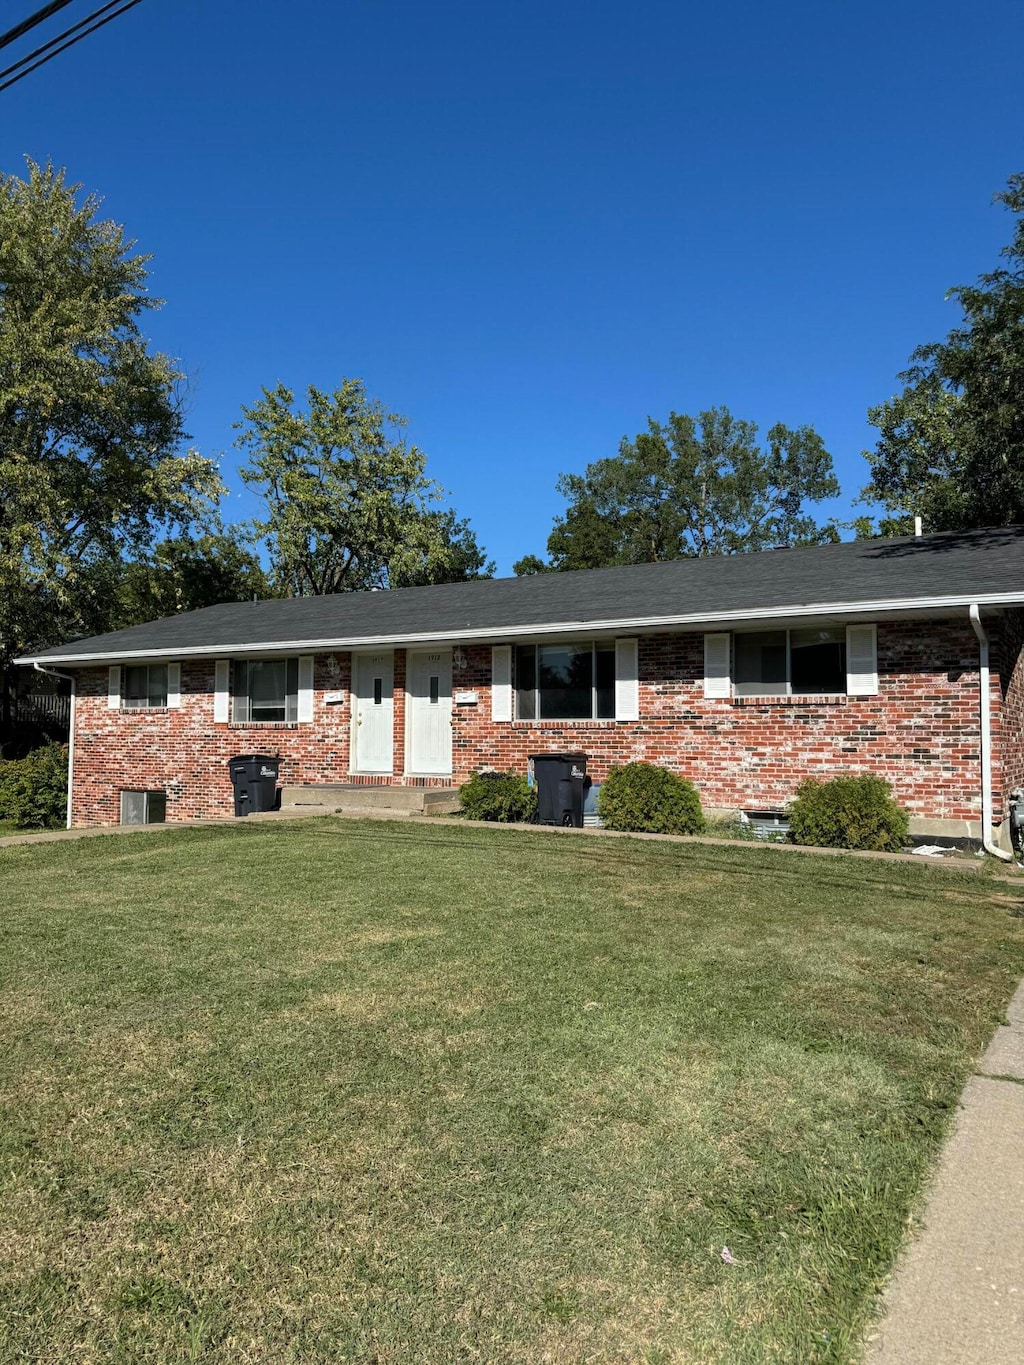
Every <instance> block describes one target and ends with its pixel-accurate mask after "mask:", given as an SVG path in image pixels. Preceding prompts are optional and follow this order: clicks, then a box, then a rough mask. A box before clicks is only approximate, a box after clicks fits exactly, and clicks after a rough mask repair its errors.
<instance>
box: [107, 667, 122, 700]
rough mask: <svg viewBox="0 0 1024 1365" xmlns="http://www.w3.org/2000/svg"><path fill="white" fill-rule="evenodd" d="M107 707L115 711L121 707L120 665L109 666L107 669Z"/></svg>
mask: <svg viewBox="0 0 1024 1365" xmlns="http://www.w3.org/2000/svg"><path fill="white" fill-rule="evenodd" d="M107 705H108V706H109V707H110V709H111V711H117V710H118V709H119V708H120V705H121V665H120V664H111V665H110V667H109V668H108V669H107Z"/></svg>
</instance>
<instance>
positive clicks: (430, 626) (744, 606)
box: [30, 526, 1024, 663]
mask: <svg viewBox="0 0 1024 1365" xmlns="http://www.w3.org/2000/svg"><path fill="white" fill-rule="evenodd" d="M974 601H978V602H981V603H986V602H988V603H989V604H991V605H1015V604H1022V605H1024V526H1011V527H1004V528H1000V529H995V530H984V531H967V532H947V533H943V534H940V535H930V536H924V537H921V538H919V539H914V538H913V537H902V538H896V539H890V540H863V541H849V542H846V543H844V544H840V545H825V546H820V547H815V548H811V549H800V550H770V551H767V552H765V553H761V554H748V555H732V556H728V557H721V558H714V559H682V560H676V561H674V562H673V563H670V564H637V565H631V566H628V567H625V568H618V569H590V570H584V571H581V572H576V573H562V574H538V575H536V576H535V577H531V578H499V579H492V580H484V581H476V582H471V583H452V584H446V585H443V586H440V587H432V588H402V589H398V590H395V591H393V592H359V593H342V594H338V595H336V596H333V597H303V598H289V599H279V600H270V601H264V602H228V603H224V604H222V605H221V606H216V607H206V608H204V609H203V610H202V611H193V612H186V613H184V614H182V615H180V616H172V617H168V618H167V619H165V620H162V621H152V622H150V623H148V624H146V625H142V626H133V627H131V628H129V629H127V630H118V631H114V632H112V633H111V634H109V635H99V636H95V637H94V638H92V639H88V640H76V641H75V642H74V643H72V644H67V645H62V646H60V647H55V648H51V649H47V650H43V651H41V652H40V653H38V654H35V655H32V656H30V661H31V659H38V660H39V661H40V662H46V661H47V660H49V661H51V662H54V663H56V662H67V663H71V662H74V661H76V660H81V661H83V662H84V661H85V660H87V659H95V660H104V659H108V658H117V657H145V656H147V655H153V654H164V655H170V654H175V653H176V654H180V655H183V656H185V655H188V654H212V653H214V652H217V651H220V652H224V653H238V652H240V651H244V650H247V649H248V650H256V649H261V648H262V649H267V650H273V649H274V648H275V647H276V648H283V647H285V646H289V647H295V646H297V645H302V646H304V647H306V648H312V647H315V646H317V645H323V646H325V647H327V646H330V647H342V646H346V645H358V644H363V643H365V644H375V643H395V644H400V643H402V642H403V641H415V640H417V639H424V638H428V639H429V638H434V639H448V640H450V641H458V640H459V639H474V638H475V639H501V638H502V636H503V635H504V634H508V635H515V634H526V633H536V634H541V633H544V632H553V631H561V632H563V633H564V632H565V631H566V630H573V629H575V628H577V627H584V628H585V627H589V628H591V629H595V630H598V629H601V628H605V629H611V628H616V627H618V628H628V627H629V626H630V625H635V626H637V627H642V626H647V627H652V628H657V626H658V625H659V624H660V625H669V624H676V623H678V624H679V625H685V624H687V623H692V624H694V625H697V624H707V623H711V622H713V621H715V620H716V619H717V620H720V621H722V622H723V623H724V622H728V621H730V620H733V621H738V620H740V619H743V618H744V617H746V618H747V619H750V620H757V619H759V618H764V617H766V616H772V615H776V616H777V615H780V614H782V613H786V612H788V613H790V614H792V615H794V616H798V615H813V614H814V613H815V611H816V610H817V611H827V610H831V611H832V612H835V611H836V610H838V609H841V608H844V607H845V608H848V609H849V610H850V611H851V612H853V611H856V610H857V609H858V608H859V609H861V610H863V609H872V610H874V611H876V613H877V614H879V615H883V614H885V613H886V612H891V613H898V612H899V611H900V610H901V609H902V610H904V611H906V610H909V609H912V608H914V607H915V606H916V607H921V606H924V605H928V606H929V607H930V608H931V609H933V610H934V611H935V612H937V613H940V612H941V611H942V609H943V608H944V607H945V608H952V607H955V606H957V605H959V604H961V603H964V604H966V603H968V602H974ZM531 628H534V629H531Z"/></svg>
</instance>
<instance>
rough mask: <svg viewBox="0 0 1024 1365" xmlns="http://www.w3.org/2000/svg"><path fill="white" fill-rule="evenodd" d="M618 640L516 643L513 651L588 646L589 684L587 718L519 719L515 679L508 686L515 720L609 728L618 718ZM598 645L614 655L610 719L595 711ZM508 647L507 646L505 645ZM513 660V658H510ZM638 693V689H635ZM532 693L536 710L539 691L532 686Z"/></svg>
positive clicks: (516, 682) (524, 717) (528, 723)
mask: <svg viewBox="0 0 1024 1365" xmlns="http://www.w3.org/2000/svg"><path fill="white" fill-rule="evenodd" d="M619 643H620V642H619V641H618V640H595V639H589V640H588V639H573V640H537V641H532V640H522V641H519V642H517V644H516V649H548V648H550V649H559V648H569V649H585V648H586V647H587V646H588V645H589V647H590V658H591V670H590V671H591V682H590V715H589V716H520V715H519V687H518V680H516V679H514V680H513V686H512V714H513V717H514V718H515V720H517V721H519V722H520V723H521V724H523V725H612V724H614V722H615V721H616V720H618V719H620V717H619V716H618V701H619V648H618V646H619ZM599 645H600V646H602V647H603V648H604V650H605V651H606V652H607V653H609V654H610V653H613V652H614V654H615V676H614V679H613V682H612V710H613V714H612V715H610V716H599V715H597V714H596V712H597V649H598V646H599ZM506 648H510V646H506ZM513 657H514V656H513ZM638 691H639V687H638ZM533 694H534V697H535V699H536V701H535V706H536V709H537V710H538V711H539V710H540V688H539V687H537V685H536V683H535V684H534V688H533ZM622 719H632V720H635V719H636V717H635V716H631V717H623V718H622Z"/></svg>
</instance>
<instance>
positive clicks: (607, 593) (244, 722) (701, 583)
mask: <svg viewBox="0 0 1024 1365" xmlns="http://www.w3.org/2000/svg"><path fill="white" fill-rule="evenodd" d="M1022 608H1024V527H1022V526H1015V527H1009V528H1002V529H995V530H980V531H970V532H963V533H944V534H939V535H929V536H922V537H905V538H898V539H882V540H865V541H853V542H849V543H845V544H838V545H826V546H821V547H815V548H808V549H782V550H772V551H768V552H765V553H760V554H745V555H735V556H730V557H722V558H715V559H686V560H678V561H675V562H673V563H668V564H642V565H634V566H629V567H624V568H614V569H595V570H588V571H583V572H576V573H562V574H539V575H536V576H534V577H528V578H506V579H495V580H489V581H476V582H469V583H455V584H449V585H445V586H440V587H426V588H406V589H400V590H396V591H391V592H360V593H348V594H341V595H337V596H332V597H321V598H294V599H287V600H273V601H259V602H231V603H225V604H223V605H220V606H215V607H208V608H205V609H204V610H201V611H194V612H188V613H185V614H183V615H179V616H173V617H170V618H168V619H166V620H160V621H153V622H151V623H149V624H147V625H141V626H134V627H132V628H130V629H126V630H119V631H114V632H113V633H111V634H108V635H101V636H98V637H96V638H93V639H87V640H76V641H73V642H71V643H69V644H65V645H62V646H59V647H55V648H49V649H45V650H41V651H40V652H39V653H37V654H34V655H31V656H30V657H28V658H26V659H22V660H19V662H21V663H30V664H34V665H35V666H37V667H39V668H42V669H47V670H51V669H54V670H57V671H58V672H60V673H62V674H70V675H71V677H72V678H73V685H74V700H73V718H72V736H71V749H72V758H71V781H70V794H71V795H70V810H69V817H68V819H69V824H71V825H75V826H81V825H101V824H115V823H117V822H119V821H121V820H123V819H132V820H138V819H140V818H142V819H163V818H166V819H167V820H182V819H191V818H194V817H198V816H215V815H225V814H230V812H231V811H232V810H233V798H232V787H231V783H230V780H229V773H228V761H229V759H231V758H232V757H234V756H236V755H238V754H245V753H264V754H273V755H277V756H279V758H280V762H281V779H282V782H283V783H285V784H299V785H318V784H399V785H405V786H419V787H452V786H455V785H457V784H458V783H459V782H461V781H463V780H465V779H466V778H467V777H468V776H469V775H470V774H472V773H473V772H475V771H477V770H479V769H481V768H485V767H496V768H502V769H504V768H515V769H518V770H520V771H525V770H526V766H527V758H528V755H530V754H532V753H536V752H544V751H557V750H566V749H570V750H581V751H583V752H585V753H586V754H587V755H588V756H589V771H590V772H591V773H592V774H593V775H594V777H595V779H596V780H598V781H600V780H601V778H602V777H603V776H604V775H605V773H606V772H607V770H608V768H609V766H610V765H612V764H617V763H624V762H628V761H630V760H633V759H643V760H646V761H649V762H652V763H659V764H663V765H664V766H666V767H668V768H671V769H672V770H673V771H675V772H678V773H681V774H682V775H683V776H685V777H687V778H689V779H691V780H692V781H693V782H694V783H695V784H696V786H697V788H698V789H699V791H700V795H701V798H702V800H703V803H704V806H705V809H707V810H711V811H714V810H719V811H725V810H727V811H738V810H744V811H750V810H765V809H769V810H771V809H775V810H778V809H782V808H784V807H785V805H786V803H787V802H788V801H789V800H790V798H791V797H792V796H793V794H794V791H795V789H796V787H797V785H798V784H799V783H800V782H801V780H802V779H804V778H806V777H821V778H827V777H830V776H833V775H835V774H837V773H877V774H879V775H880V776H882V777H884V778H886V779H887V780H888V781H889V782H891V783H892V786H893V788H894V792H895V795H896V797H897V798H898V800H899V801H900V802H901V803H902V804H903V805H905V806H906V807H908V808H909V810H910V812H911V815H912V825H911V829H912V832H915V833H917V834H921V835H931V836H940V835H946V836H956V837H967V838H974V839H979V840H982V839H983V840H985V841H986V842H991V840H992V839H997V840H998V839H999V838H1000V834H999V827H1000V826H1003V827H1004V831H1005V826H1006V824H1007V822H1006V821H1005V819H1004V817H1005V814H1006V811H1007V801H1008V796H1009V793H1010V791H1011V790H1012V789H1013V788H1015V787H1016V786H1017V785H1018V784H1020V783H1024V672H1022V665H1021V645H1022V640H1024V615H1022ZM126 812H127V813H126ZM1001 838H1002V842H1003V843H1004V845H1005V842H1006V834H1005V832H1004V833H1003V834H1002V836H1001Z"/></svg>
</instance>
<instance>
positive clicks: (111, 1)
mask: <svg viewBox="0 0 1024 1365" xmlns="http://www.w3.org/2000/svg"><path fill="white" fill-rule="evenodd" d="M119 4H121V0H107V3H106V4H105V5H101V6H100V8H99V9H97V10H93V12H92V14H88V15H86V17H85V18H84V19H80V20H79V21H78V23H77V24H72V25H71V27H70V28H66V29H65V30H64V32H63V33H58V34H57V36H56V38H51V39H50V41H49V42H48V43H43V44H42V45H41V46H40V47H37V48H36V50H35V51H34V52H29V53H28V54H27V55H26V56H24V57H19V59H18V60H17V61H16V62H12V63H11V65H10V66H8V67H6V68H5V69H4V70H3V71H0V81H2V80H3V78H4V77H5V76H9V75H11V73H12V72H14V71H17V70H18V68H19V67H22V66H25V65H26V64H27V63H28V62H30V61H31V60H32V58H33V57H39V56H41V55H42V53H44V52H48V51H49V50H50V48H51V47H56V46H57V44H58V43H59V42H60V41H61V39H62V38H69V37H70V36H71V34H72V33H77V32H78V30H79V29H80V28H84V27H85V26H86V24H89V23H91V22H92V21H93V19H98V18H99V16H100V15H101V14H106V12H107V10H108V9H113V8H114V6H115V5H119ZM113 17H114V16H113V15H111V18H113ZM82 37H83V38H84V37H85V34H84V33H83V34H82ZM53 55H54V56H56V55H57V54H56V53H54V54H53ZM25 74H26V75H27V74H28V72H26V73H25Z"/></svg>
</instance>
